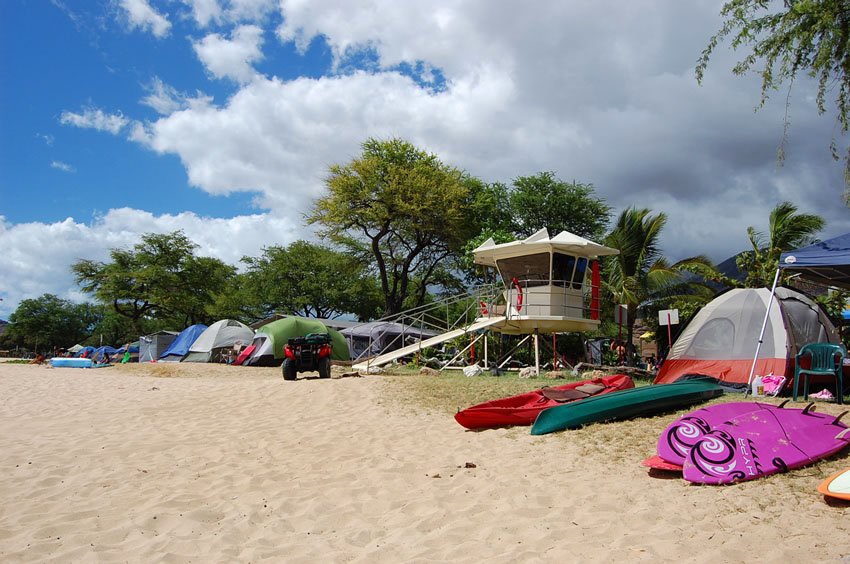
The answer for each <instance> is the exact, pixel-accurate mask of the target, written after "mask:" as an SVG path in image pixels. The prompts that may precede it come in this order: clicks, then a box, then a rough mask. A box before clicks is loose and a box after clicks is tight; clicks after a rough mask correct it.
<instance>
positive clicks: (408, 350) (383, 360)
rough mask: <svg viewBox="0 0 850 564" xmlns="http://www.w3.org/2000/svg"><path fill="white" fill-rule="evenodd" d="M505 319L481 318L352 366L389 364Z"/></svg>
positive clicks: (356, 367) (503, 317)
mask: <svg viewBox="0 0 850 564" xmlns="http://www.w3.org/2000/svg"><path fill="white" fill-rule="evenodd" d="M505 321H507V317H505V316H504V315H500V316H496V317H488V318H485V319H479V320H476V321H475V322H474V323H472V324H471V325H467V326H466V327H461V328H460V329H454V330H452V331H449V332H447V333H443V334H441V335H437V336H436V337H431V338H429V339H425V340H424V341H419V342H417V343H413V344H412V345H407V346H406V347H403V348H400V349H398V350H394V351H392V352H388V353H386V354H382V355H380V356H377V357H375V358H373V359H370V360H368V361H363V362H358V363H357V364H355V365H353V366H352V368H353V369H354V370H364V371H365V370H368V369H369V367H371V366H383V365H384V364H387V363H388V362H392V361H394V360H398V359H399V358H401V357H403V356H407V355H409V354H413V353H415V352H418V351H420V350H422V349H425V348H428V347H433V346H434V345H438V344H440V343H443V342H445V341H450V340H452V339H456V338H457V337H461V336H463V335H466V334H467V333H472V332H475V331H480V330H481V329H486V328H487V327H492V326H494V325H499V324H502V323H505Z"/></svg>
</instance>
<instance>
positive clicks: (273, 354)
mask: <svg viewBox="0 0 850 564" xmlns="http://www.w3.org/2000/svg"><path fill="white" fill-rule="evenodd" d="M309 333H328V334H329V335H330V336H331V346H332V347H333V352H332V353H331V360H351V356H350V354H349V352H348V341H346V340H345V337H343V336H342V333H340V332H339V331H336V330H334V329H329V328H328V327H326V326H325V324H324V323H322V322H321V321H318V320H316V319H305V318H303V317H285V318H283V319H278V320H277V321H272V322H271V323H269V324H267V325H263V326H262V327H260V328H259V329H257V333H256V335H254V342H253V343H252V344H253V345H254V346H255V347H256V348H255V349H254V352H253V354H251V357H250V358H249V359H247V360H246V361H245V364H255V365H260V366H268V365H278V364H280V363H281V362H283V347H284V345H286V341H288V340H289V339H292V338H294V337H304V336H306V335H307V334H309Z"/></svg>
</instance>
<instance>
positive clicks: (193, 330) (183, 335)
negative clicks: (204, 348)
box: [159, 323, 207, 362]
mask: <svg viewBox="0 0 850 564" xmlns="http://www.w3.org/2000/svg"><path fill="white" fill-rule="evenodd" d="M206 329H207V326H206V325H204V324H203V323H198V324H196V325H190V326H189V327H186V328H185V329H183V330H182V331H181V332H180V334H179V335H177V337H176V338H175V339H174V341H172V342H171V344H170V345H169V346H168V348H167V349H165V350H164V351H162V353H161V354H160V355H159V360H160V361H161V362H180V361H181V360H183V357H184V356H186V355H187V354H189V347H191V346H192V343H194V342H195V340H197V338H198V337H199V336H200V335H201V333H203V332H204V331H205V330H206Z"/></svg>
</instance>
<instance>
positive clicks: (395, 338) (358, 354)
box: [340, 321, 438, 360]
mask: <svg viewBox="0 0 850 564" xmlns="http://www.w3.org/2000/svg"><path fill="white" fill-rule="evenodd" d="M340 332H341V333H342V335H343V336H344V337H345V339H346V341H347V342H348V348H349V350H351V353H352V357H353V359H354V360H359V359H361V358H365V357H367V356H377V355H380V354H384V353H388V352H391V351H394V350H397V349H400V348H402V347H404V346H406V345H409V344H410V343H411V342H416V341H422V340H425V339H428V338H430V337H435V336H437V334H438V333H437V332H436V331H431V330H428V329H418V328H416V327H412V326H410V325H404V324H402V323H392V322H389V321H372V322H370V323H364V324H362V325H356V326H354V327H349V328H348V329H343V330H342V331H340Z"/></svg>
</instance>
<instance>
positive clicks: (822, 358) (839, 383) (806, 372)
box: [794, 343, 847, 403]
mask: <svg viewBox="0 0 850 564" xmlns="http://www.w3.org/2000/svg"><path fill="white" fill-rule="evenodd" d="M845 356H847V349H845V348H844V345H834V344H832V343H809V344H808V345H804V346H803V348H801V349H800V351H799V352H798V353H797V358H796V361H797V368H796V369H795V371H794V401H797V392H798V387H799V386H800V378H801V377H802V378H803V399H804V400H807V399H809V376H829V377H832V378H835V396H836V399H837V401H838V403H844V378H843V375H842V371H843V369H844V357H845ZM806 357H809V358H811V364H810V366H809V367H808V368H803V367H802V366H801V364H800V361H801V360H802V359H804V358H806Z"/></svg>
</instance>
